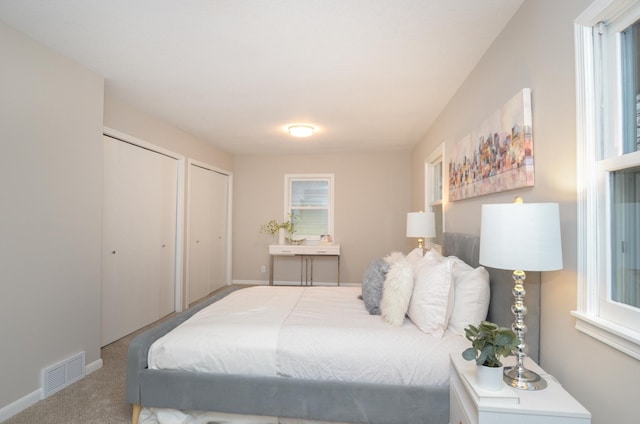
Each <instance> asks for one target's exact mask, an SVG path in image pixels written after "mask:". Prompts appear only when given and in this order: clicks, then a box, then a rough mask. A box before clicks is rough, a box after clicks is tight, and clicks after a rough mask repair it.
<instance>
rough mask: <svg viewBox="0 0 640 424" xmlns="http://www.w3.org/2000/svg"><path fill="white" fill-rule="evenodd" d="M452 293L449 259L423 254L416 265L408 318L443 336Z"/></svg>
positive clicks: (432, 333)
mask: <svg viewBox="0 0 640 424" xmlns="http://www.w3.org/2000/svg"><path fill="white" fill-rule="evenodd" d="M452 293H453V291H452V277H451V261H449V260H447V259H446V258H442V259H439V258H438V257H436V256H435V255H425V257H424V258H423V259H422V260H421V261H420V262H418V263H417V264H416V267H415V283H414V287H413V295H412V296H411V301H410V303H409V310H408V315H409V318H410V319H411V321H413V323H414V324H415V325H416V326H417V327H418V328H419V329H420V330H422V331H424V332H425V333H427V334H431V335H433V336H436V337H442V335H443V334H444V331H445V330H446V328H447V324H448V320H449V316H448V314H449V312H448V311H450V310H451V309H452V308H453V303H454V302H453V299H450V298H451V297H452Z"/></svg>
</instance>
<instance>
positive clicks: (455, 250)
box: [442, 233, 540, 362]
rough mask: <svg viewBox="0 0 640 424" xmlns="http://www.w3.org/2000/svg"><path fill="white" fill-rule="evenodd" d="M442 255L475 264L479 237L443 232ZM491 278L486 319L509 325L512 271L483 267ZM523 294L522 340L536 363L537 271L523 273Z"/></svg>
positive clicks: (537, 358)
mask: <svg viewBox="0 0 640 424" xmlns="http://www.w3.org/2000/svg"><path fill="white" fill-rule="evenodd" d="M442 244H443V246H442V254H443V255H445V256H457V257H458V258H460V259H462V260H463V261H465V262H466V263H468V264H469V265H471V266H472V267H474V268H475V267H477V266H479V265H480V264H479V263H478V258H479V255H480V237H479V236H474V235H470V234H460V233H444V234H443V243H442ZM485 268H486V270H487V271H488V272H489V277H490V279H491V302H490V303H489V314H488V316H487V319H488V320H489V321H493V322H495V323H497V324H499V325H501V326H504V327H511V324H512V323H513V321H514V317H513V313H512V312H511V305H513V294H512V293H511V291H512V289H513V279H512V278H511V273H512V272H513V270H509V271H507V270H501V269H495V268H489V267H485ZM524 287H525V290H526V291H527V294H526V296H525V299H524V304H525V306H526V307H527V316H526V317H525V324H526V325H527V333H526V336H525V341H526V343H527V344H528V345H529V356H530V357H531V359H533V360H534V361H536V362H538V360H539V356H540V273H539V272H527V279H526V281H525V284H524Z"/></svg>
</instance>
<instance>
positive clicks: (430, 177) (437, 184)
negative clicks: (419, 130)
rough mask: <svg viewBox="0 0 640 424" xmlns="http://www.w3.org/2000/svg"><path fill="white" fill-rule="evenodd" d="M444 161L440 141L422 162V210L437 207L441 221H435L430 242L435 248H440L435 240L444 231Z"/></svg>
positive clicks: (431, 209)
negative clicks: (433, 232) (432, 237)
mask: <svg viewBox="0 0 640 424" xmlns="http://www.w3.org/2000/svg"><path fill="white" fill-rule="evenodd" d="M444 163H445V161H444V143H442V144H440V145H439V146H438V147H436V148H435V149H434V150H433V151H432V152H431V153H430V154H429V155H428V156H427V158H426V159H425V162H424V189H425V193H424V210H426V211H431V212H434V210H433V209H434V207H439V208H440V210H441V215H442V218H441V221H440V222H439V223H438V222H436V237H435V240H434V242H432V243H431V246H433V247H435V248H436V249H437V250H441V248H442V246H441V245H440V244H438V243H436V242H435V241H438V240H442V233H443V232H444V192H445V187H444V184H445V179H444ZM438 165H440V173H439V174H438V173H437V170H438V168H437V167H438ZM438 189H439V190H440V195H439V196H438V195H437V191H438Z"/></svg>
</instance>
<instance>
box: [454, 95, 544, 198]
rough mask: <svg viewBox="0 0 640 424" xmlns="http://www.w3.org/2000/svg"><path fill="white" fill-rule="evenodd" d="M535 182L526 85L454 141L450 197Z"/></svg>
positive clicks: (460, 196)
mask: <svg viewBox="0 0 640 424" xmlns="http://www.w3.org/2000/svg"><path fill="white" fill-rule="evenodd" d="M533 185H534V170H533V137H532V128H531V89H529V88H525V89H523V90H522V91H520V92H519V93H518V94H516V95H515V96H514V97H513V98H512V99H511V100H509V101H507V102H506V103H505V104H504V105H503V106H502V107H501V108H500V109H499V110H497V111H496V112H494V113H493V114H492V115H491V116H489V117H488V118H487V119H485V120H484V121H483V122H482V123H481V124H480V125H478V127H477V128H476V129H474V130H473V131H472V132H471V133H470V134H468V135H466V136H465V137H463V138H462V139H461V140H460V141H459V142H458V143H457V144H456V145H455V147H454V150H453V152H452V153H451V156H450V160H449V200H450V201H455V200H462V199H468V198H470V197H476V196H482V195H485V194H491V193H497V192H500V191H506V190H513V189H516V188H520V187H529V186H533Z"/></svg>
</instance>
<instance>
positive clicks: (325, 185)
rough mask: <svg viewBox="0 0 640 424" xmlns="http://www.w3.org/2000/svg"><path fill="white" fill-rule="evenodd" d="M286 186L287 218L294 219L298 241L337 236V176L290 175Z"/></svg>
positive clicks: (285, 205)
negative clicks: (335, 198) (334, 212)
mask: <svg viewBox="0 0 640 424" xmlns="http://www.w3.org/2000/svg"><path fill="white" fill-rule="evenodd" d="M284 182H285V190H284V192H285V199H284V210H285V217H286V219H288V218H289V217H290V216H291V215H293V216H294V219H295V222H296V238H306V239H307V240H320V236H322V235H331V236H334V233H333V174H296V175H294V174H287V175H285V176H284Z"/></svg>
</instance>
